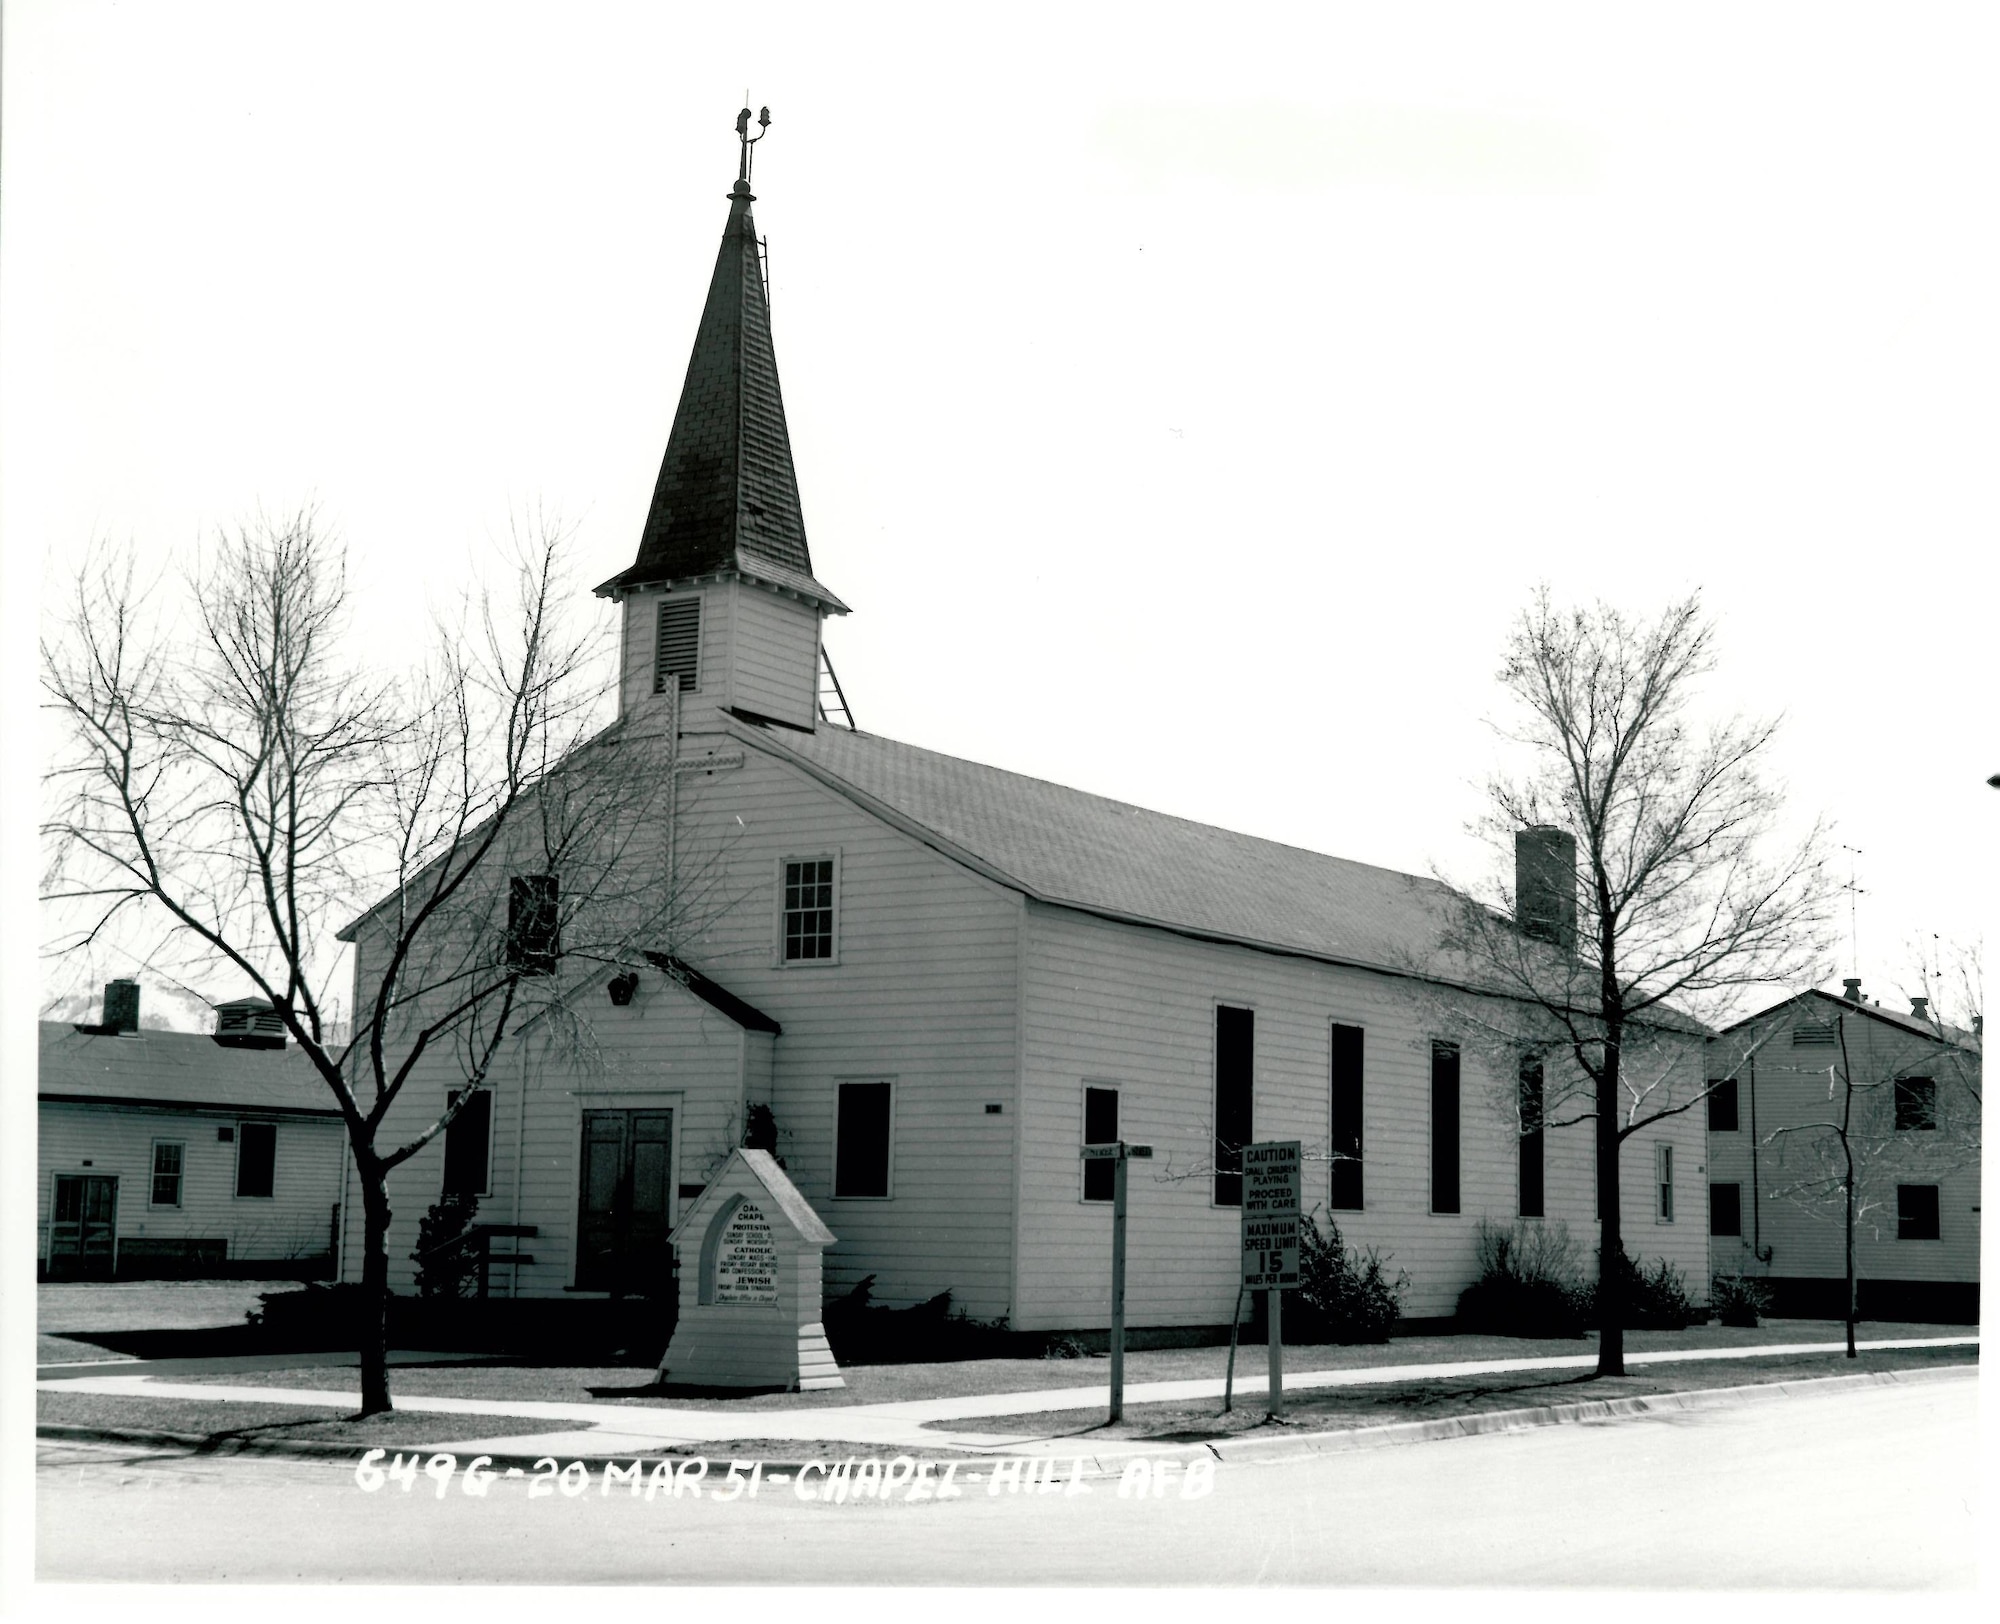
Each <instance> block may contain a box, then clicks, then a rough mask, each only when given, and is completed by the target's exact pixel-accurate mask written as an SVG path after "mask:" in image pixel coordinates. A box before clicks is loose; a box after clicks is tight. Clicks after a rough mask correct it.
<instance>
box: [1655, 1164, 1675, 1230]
mask: <svg viewBox="0 0 2000 1624" xmlns="http://www.w3.org/2000/svg"><path fill="white" fill-rule="evenodd" d="M1653 1182H1654V1184H1655V1185H1656V1186H1658V1188H1659V1192H1660V1199H1659V1203H1658V1206H1657V1209H1656V1212H1655V1216H1656V1217H1658V1219H1659V1221H1660V1222H1661V1223H1663V1224H1670V1223H1672V1222H1673V1221H1674V1147H1673V1146H1672V1145H1655V1146H1654V1147H1653Z"/></svg>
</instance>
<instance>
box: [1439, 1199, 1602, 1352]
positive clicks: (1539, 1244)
mask: <svg viewBox="0 0 2000 1624" xmlns="http://www.w3.org/2000/svg"><path fill="white" fill-rule="evenodd" d="M1477 1255H1478V1259H1479V1276H1478V1278H1477V1279H1475V1280H1474V1281H1473V1282H1472V1284H1471V1285H1469V1286H1467V1287H1466V1288H1465V1290H1464V1291H1462V1292H1460V1293H1459V1297H1458V1318H1459V1323H1460V1324H1461V1325H1462V1326H1463V1327H1464V1328H1465V1329H1466V1330H1468V1331H1484V1332H1487V1333H1488V1334H1490V1335H1494V1336H1536V1337H1558V1336H1560V1337H1572V1336H1582V1335H1583V1328H1584V1322H1585V1320H1586V1319H1587V1318H1588V1309H1589V1305H1590V1299H1591V1293H1590V1288H1589V1287H1588V1286H1586V1285H1584V1284H1583V1283H1582V1281H1581V1280H1580V1279H1579V1272H1580V1271H1579V1270H1578V1268H1577V1254H1576V1247H1575V1245H1574V1243H1573V1242H1572V1241H1571V1240H1570V1238H1569V1228H1568V1226H1567V1225H1565V1224H1560V1223H1556V1224H1543V1223H1530V1222H1521V1223H1514V1224H1510V1225H1507V1226H1505V1227H1502V1226H1500V1225H1497V1224H1491V1223H1488V1222H1487V1221H1486V1220H1484V1219H1481V1220H1480V1223H1479V1232H1478V1240H1477Z"/></svg>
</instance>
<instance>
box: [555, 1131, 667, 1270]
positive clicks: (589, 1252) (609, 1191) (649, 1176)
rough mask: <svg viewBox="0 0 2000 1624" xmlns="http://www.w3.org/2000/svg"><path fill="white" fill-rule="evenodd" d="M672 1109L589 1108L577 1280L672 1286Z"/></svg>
mask: <svg viewBox="0 0 2000 1624" xmlns="http://www.w3.org/2000/svg"><path fill="white" fill-rule="evenodd" d="M673 1128H674V1114H673V1112H671V1111H586V1112H584V1113H583V1166H582V1167H581V1168H580V1169H579V1176H578V1179H577V1251H576V1284H577V1288H578V1289H579V1290H582V1291H609V1292H615V1293H618V1294H621V1295H622V1294H626V1293H642V1292H643V1293H658V1292H662V1291H665V1290H666V1289H667V1281H668V1278H669V1271H668V1261H667V1231H668V1230H669V1229H671V1228H672V1227H673V1203H672V1192H673V1185H672V1183H671V1177H672V1172H673Z"/></svg>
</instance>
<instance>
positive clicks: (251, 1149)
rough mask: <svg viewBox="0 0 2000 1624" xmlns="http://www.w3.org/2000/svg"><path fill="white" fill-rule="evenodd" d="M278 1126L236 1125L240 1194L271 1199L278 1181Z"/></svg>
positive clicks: (238, 1189) (271, 1123) (237, 1189)
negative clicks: (270, 1196)
mask: <svg viewBox="0 0 2000 1624" xmlns="http://www.w3.org/2000/svg"><path fill="white" fill-rule="evenodd" d="M277 1170H278V1125H277V1123H275V1122H239V1123H238V1124H237V1125H236V1193H237V1194H238V1195H240V1196H268V1195H270V1193H271V1191H272V1188H273V1186H274V1183H275V1181H276V1178H277Z"/></svg>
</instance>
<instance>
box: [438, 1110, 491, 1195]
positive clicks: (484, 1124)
mask: <svg viewBox="0 0 2000 1624" xmlns="http://www.w3.org/2000/svg"><path fill="white" fill-rule="evenodd" d="M464 1092H465V1090H464V1089H460V1088H454V1089H453V1090H452V1091H451V1092H450V1093H449V1094H447V1095H446V1096H445V1101H446V1103H447V1104H448V1105H449V1104H456V1103H457V1101H458V1099H459V1097H460V1095H462V1094H463V1093H464ZM492 1140H493V1095H492V1093H491V1091H490V1090H487V1089H484V1088H476V1089H474V1090H473V1091H472V1098H471V1099H469V1100H467V1101H466V1102H465V1103H464V1104H463V1105H460V1106H459V1107H458V1115H457V1116H455V1117H453V1118H452V1119H451V1122H450V1124H449V1125H448V1126H447V1127H446V1128H445V1130H444V1193H445V1194H446V1195H485V1194H486V1192H487V1149H488V1146H489V1145H491V1143H492Z"/></svg>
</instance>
